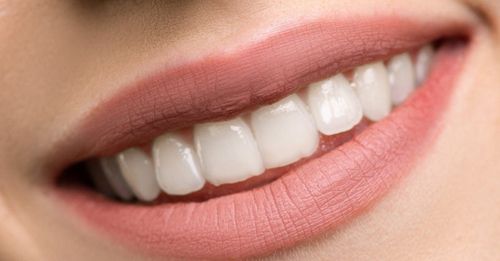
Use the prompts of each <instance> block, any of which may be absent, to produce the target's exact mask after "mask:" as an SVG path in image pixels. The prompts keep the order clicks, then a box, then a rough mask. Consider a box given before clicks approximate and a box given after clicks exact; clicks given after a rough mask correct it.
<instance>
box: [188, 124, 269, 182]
mask: <svg viewBox="0 0 500 261" xmlns="http://www.w3.org/2000/svg"><path fill="white" fill-rule="evenodd" d="M194 140H195V145H196V150H197V152H198V155H199V157H200V161H201V165H202V167H203V175H204V176H205V179H207V181H209V182H210V183H212V184H214V185H216V186H217V185H221V184H225V183H235V182H239V181H242V180H245V179H247V178H249V177H251V176H254V175H259V174H262V173H263V172H264V165H263V164H262V158H261V156H260V153H259V150H258V148H257V143H256V142H255V139H254V137H253V134H252V131H251V130H250V128H249V127H248V125H247V124H246V123H245V122H244V121H243V120H242V119H241V118H236V119H233V120H229V121H222V122H215V123H204V124H197V125H195V127H194Z"/></svg>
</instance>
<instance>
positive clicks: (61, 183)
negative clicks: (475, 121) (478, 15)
mask: <svg viewBox="0 0 500 261" xmlns="http://www.w3.org/2000/svg"><path fill="white" fill-rule="evenodd" d="M456 41H457V39H455V38H451V39H449V38H446V39H439V40H436V41H434V42H433V45H434V47H435V50H436V52H438V51H439V48H440V46H442V45H443V44H445V43H448V42H456ZM371 124H373V122H371V121H369V120H367V119H363V120H362V121H361V122H360V123H359V124H357V125H356V126H355V127H354V128H353V129H351V130H350V131H347V132H344V133H340V134H336V135H333V136H324V135H321V139H320V144H319V147H318V150H317V151H316V153H314V154H313V155H311V156H309V157H307V158H304V159H301V160H299V161H297V162H295V163H293V164H290V165H288V166H285V167H280V168H275V169H268V170H266V171H265V172H264V173H263V174H261V175H259V176H256V177H252V178H250V179H247V180H245V181H242V182H238V183H235V184H224V185H221V186H214V185H211V184H209V183H207V184H206V185H205V186H204V188H203V189H202V190H200V191H197V192H194V193H191V194H189V195H185V196H171V195H167V194H165V193H162V194H160V196H159V197H158V198H157V199H156V200H155V201H153V202H149V203H147V204H161V203H173V202H203V201H206V200H209V199H212V198H216V197H221V196H224V195H228V194H233V193H239V192H243V191H248V190H251V189H254V188H257V187H260V186H263V185H266V184H269V183H271V182H273V181H275V180H276V179H278V178H280V177H282V176H283V175H286V173H288V172H289V171H290V170H292V169H294V168H296V167H297V166H300V165H302V164H304V163H305V162H307V161H310V160H312V159H315V158H318V157H320V156H322V155H323V154H325V153H327V152H329V151H331V150H334V149H335V148H337V147H339V146H341V145H342V144H344V143H346V142H348V141H350V140H352V138H353V137H355V136H357V135H359V134H360V133H361V132H363V131H364V130H365V129H366V128H368V127H369V126H370V125H371ZM56 185H57V186H58V187H63V188H65V189H80V190H81V189H85V190H88V191H90V192H92V193H99V194H102V195H103V196H105V197H108V198H109V199H110V200H116V201H120V200H119V199H118V198H117V197H115V196H112V195H104V194H103V193H102V192H100V191H99V190H98V189H97V188H96V186H95V185H94V183H93V181H92V179H91V177H90V174H89V172H88V170H87V168H86V167H85V162H78V163H76V164H73V165H71V166H69V167H68V168H66V169H65V170H64V171H63V173H62V174H61V175H58V177H57V179H56ZM131 202H136V203H138V201H128V202H127V203H131Z"/></svg>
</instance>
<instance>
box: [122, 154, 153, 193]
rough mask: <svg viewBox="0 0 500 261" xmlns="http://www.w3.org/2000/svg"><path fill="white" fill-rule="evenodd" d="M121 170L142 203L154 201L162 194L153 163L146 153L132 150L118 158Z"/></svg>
mask: <svg viewBox="0 0 500 261" xmlns="http://www.w3.org/2000/svg"><path fill="white" fill-rule="evenodd" d="M117 159H118V164H119V166H120V170H121V171H122V174H123V177H124V178H125V180H126V181H127V183H128V185H129V186H130V188H131V189H132V191H133V192H134V194H135V196H136V197H137V198H138V199H140V200H142V201H153V200H154V199H156V197H157V196H158V194H159V193H160V188H159V187H158V183H156V176H155V173H154V168H153V163H151V159H150V158H149V156H148V155H146V153H144V152H143V151H141V150H139V149H135V148H131V149H128V150H125V151H123V152H121V153H120V154H118V156H117Z"/></svg>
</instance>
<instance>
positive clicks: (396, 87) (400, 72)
mask: <svg viewBox="0 0 500 261" xmlns="http://www.w3.org/2000/svg"><path fill="white" fill-rule="evenodd" d="M387 69H388V71H389V83H390V85H391V100H392V104H394V105H399V104H401V103H402V102H403V101H405V100H406V98H407V97H408V96H409V95H410V94H411V93H412V91H413V90H414V89H415V73H414V69H413V64H412V61H411V57H410V55H409V54H408V53H404V54H400V55H396V56H394V57H393V58H392V59H391V60H389V63H388V65H387Z"/></svg>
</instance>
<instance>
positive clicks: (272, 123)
mask: <svg viewBox="0 0 500 261" xmlns="http://www.w3.org/2000/svg"><path fill="white" fill-rule="evenodd" d="M433 59H434V49H433V47H432V46H431V45H428V46H425V47H423V48H421V49H420V50H419V52H418V54H417V55H416V58H415V64H414V63H413V62H412V57H411V56H410V54H409V53H403V54H400V55H397V56H394V57H392V58H391V59H390V60H389V61H388V62H387V67H386V66H385V65H384V63H383V62H374V63H370V64H366V65H363V66H359V67H357V68H355V69H354V71H353V73H352V81H351V82H350V81H349V80H348V79H346V77H345V76H344V74H337V75H335V76H333V77H330V78H327V79H325V80H322V81H318V82H316V83H312V84H310V85H309V86H308V87H307V89H305V90H304V91H305V92H300V95H301V96H299V94H292V95H290V96H288V97H286V98H284V99H282V100H280V101H278V102H276V103H274V104H271V105H267V106H262V107H260V108H259V109H257V110H255V111H253V112H252V113H250V114H249V115H248V114H247V115H244V116H242V117H244V119H243V118H242V117H236V118H234V119H231V120H226V121H220V122H211V123H203V124H196V125H195V126H194V127H193V129H192V136H189V137H187V136H186V137H185V135H184V133H182V134H181V133H166V134H164V135H162V136H160V137H158V138H156V140H155V141H154V143H153V144H152V155H153V158H154V160H151V158H150V156H148V154H146V153H145V152H144V151H142V150H140V149H137V148H131V149H128V150H125V151H123V152H121V153H119V154H118V155H116V156H115V157H112V158H101V159H98V160H95V161H91V162H89V163H88V168H89V170H90V172H91V175H92V176H91V177H92V179H93V181H94V183H95V185H96V187H97V188H98V190H100V191H101V192H103V193H104V194H106V195H111V196H117V197H119V198H120V199H122V200H131V199H133V198H134V197H135V198H138V199H140V200H142V201H153V200H155V199H156V198H157V197H158V195H159V193H160V190H163V191H164V192H165V193H167V194H169V195H178V196H182V195H187V194H190V193H193V192H195V191H199V190H201V189H203V187H204V186H205V183H206V182H210V183H211V184H213V185H215V186H219V185H223V184H229V183H236V182H240V181H244V180H246V179H249V178H251V177H252V176H257V175H260V174H262V173H264V171H265V170H266V168H268V169H270V168H278V167H283V166H287V165H289V164H292V163H295V162H297V161H299V160H300V159H302V158H305V157H308V156H311V155H312V154H314V153H315V152H316V150H317V149H318V146H319V141H320V133H322V134H323V135H335V134H338V133H342V132H345V131H349V130H351V129H353V128H354V127H355V126H356V125H357V124H358V123H359V122H360V121H361V120H362V118H363V115H364V116H365V117H366V118H367V119H369V120H371V121H379V120H381V119H383V118H385V117H386V116H388V115H389V113H390V112H391V109H392V106H393V105H394V106H397V105H399V104H401V103H402V102H404V101H405V100H406V99H407V98H408V96H409V95H410V94H411V93H412V92H413V91H414V90H415V88H416V86H418V85H420V84H421V83H422V82H423V81H424V80H425V79H426V77H427V74H428V73H429V70H430V67H431V65H432V60H433ZM302 94H305V95H304V96H302ZM301 97H303V98H304V99H307V105H306V104H304V102H303V100H302V98H301ZM186 133H188V132H186ZM322 137H323V138H324V142H325V144H326V143H327V142H328V141H327V140H326V138H327V137H325V136H322ZM192 141H194V142H192ZM193 143H194V145H193Z"/></svg>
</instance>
